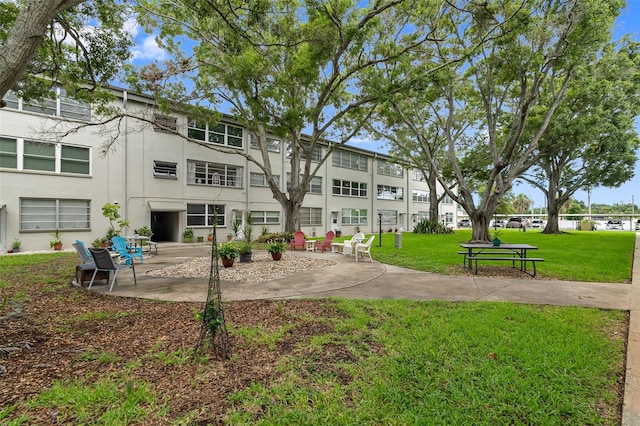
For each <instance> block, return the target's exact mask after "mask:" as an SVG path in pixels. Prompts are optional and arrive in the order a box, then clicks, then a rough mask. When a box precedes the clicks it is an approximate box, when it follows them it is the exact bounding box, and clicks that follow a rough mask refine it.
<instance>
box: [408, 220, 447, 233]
mask: <svg viewBox="0 0 640 426" xmlns="http://www.w3.org/2000/svg"><path fill="white" fill-rule="evenodd" d="M413 232H414V233H416V234H453V230H452V229H451V228H448V227H446V226H445V225H443V224H442V223H440V222H431V221H430V220H428V219H422V220H421V221H420V222H418V223H417V224H416V226H415V228H413Z"/></svg>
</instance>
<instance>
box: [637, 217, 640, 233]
mask: <svg viewBox="0 0 640 426" xmlns="http://www.w3.org/2000/svg"><path fill="white" fill-rule="evenodd" d="M636 231H640V219H638V221H637V222H636Z"/></svg>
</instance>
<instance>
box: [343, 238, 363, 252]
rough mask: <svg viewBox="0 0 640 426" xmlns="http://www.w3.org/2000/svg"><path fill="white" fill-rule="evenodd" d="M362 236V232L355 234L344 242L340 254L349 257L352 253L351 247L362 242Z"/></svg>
mask: <svg viewBox="0 0 640 426" xmlns="http://www.w3.org/2000/svg"><path fill="white" fill-rule="evenodd" d="M364 238H365V236H364V234H363V233H362V232H358V233H357V234H355V235H354V236H353V237H351V239H350V240H345V241H344V243H343V244H344V245H343V246H342V254H344V255H345V256H346V255H349V256H351V254H352V253H353V247H354V246H355V245H356V244H358V243H361V242H363V241H364Z"/></svg>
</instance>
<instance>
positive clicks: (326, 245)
mask: <svg viewBox="0 0 640 426" xmlns="http://www.w3.org/2000/svg"><path fill="white" fill-rule="evenodd" d="M335 235H336V234H335V233H334V232H333V231H329V232H327V235H325V240H324V241H319V242H318V243H317V244H316V251H318V249H322V252H323V253H324V251H325V250H331V243H332V242H333V237H335Z"/></svg>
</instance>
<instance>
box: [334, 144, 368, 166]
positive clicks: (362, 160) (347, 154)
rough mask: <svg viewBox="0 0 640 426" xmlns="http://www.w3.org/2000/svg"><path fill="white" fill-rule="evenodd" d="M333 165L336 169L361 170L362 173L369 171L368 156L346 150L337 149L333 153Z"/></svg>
mask: <svg viewBox="0 0 640 426" xmlns="http://www.w3.org/2000/svg"><path fill="white" fill-rule="evenodd" d="M331 164H332V165H333V166H334V167H342V168H345V169H351V170H359V171H362V172H367V171H369V158H368V157H367V156H366V155H364V154H359V153H356V152H351V151H347V150H345V149H337V150H335V151H334V152H333V154H332V156H331Z"/></svg>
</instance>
